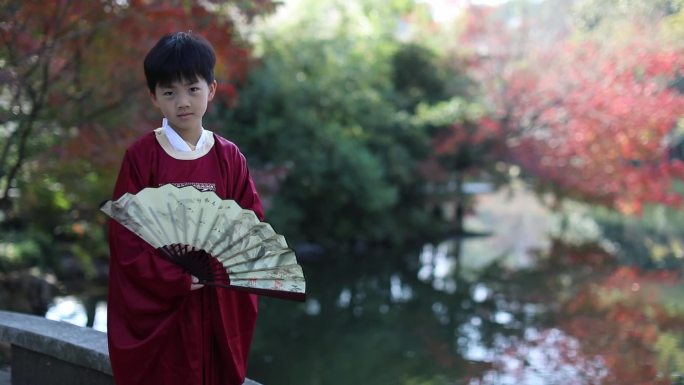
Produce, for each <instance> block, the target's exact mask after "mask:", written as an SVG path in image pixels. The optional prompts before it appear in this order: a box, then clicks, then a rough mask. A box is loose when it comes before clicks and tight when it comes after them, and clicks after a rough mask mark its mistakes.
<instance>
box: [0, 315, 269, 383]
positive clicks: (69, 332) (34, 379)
mask: <svg viewBox="0 0 684 385" xmlns="http://www.w3.org/2000/svg"><path fill="white" fill-rule="evenodd" d="M0 341H2V342H8V343H10V344H11V346H12V353H11V354H12V363H11V368H12V369H11V373H12V379H11V381H12V385H36V384H43V385H62V384H70V385H114V380H113V379H112V368H111V366H110V364H109V353H108V351H107V335H106V334H105V333H102V332H100V331H97V330H94V329H90V328H83V327H80V326H76V325H72V324H69V323H66V322H58V321H51V320H48V319H45V318H42V317H37V316H32V315H27V314H20V313H13V312H7V311H0ZM244 385H259V384H258V383H257V382H254V381H251V380H246V381H245V384H244Z"/></svg>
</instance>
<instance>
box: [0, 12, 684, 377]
mask: <svg viewBox="0 0 684 385" xmlns="http://www.w3.org/2000/svg"><path fill="white" fill-rule="evenodd" d="M0 14H1V16H0V81H1V83H0V308H2V309H6V310H12V311H19V312H25V313H32V314H38V315H42V316H45V317H48V318H51V319H58V320H64V321H68V322H72V323H76V324H78V325H83V326H88V327H95V328H96V329H99V330H103V331H105V330H106V287H107V264H108V247H107V242H106V218H105V215H104V214H102V213H100V212H99V210H98V208H99V204H100V203H101V202H102V201H104V200H106V199H108V198H110V195H111V191H112V189H113V184H114V179H115V177H116V174H117V172H118V167H119V164H120V161H121V158H122V156H123V152H124V150H125V148H126V146H127V145H129V144H130V143H131V141H132V140H134V139H135V138H137V137H138V136H140V135H141V134H142V133H144V132H146V131H148V130H151V129H154V128H156V127H158V126H159V124H160V119H161V118H160V116H159V113H158V111H157V110H155V109H154V107H153V106H152V104H151V103H150V102H149V100H148V96H147V93H146V92H147V91H146V88H145V83H144V79H143V72H142V60H143V57H144V55H145V53H146V52H147V51H148V50H149V48H150V47H151V46H152V45H153V44H154V43H155V42H156V41H157V40H158V38H159V37H160V36H161V35H162V34H164V33H167V32H172V31H178V30H192V31H194V32H196V33H199V34H201V35H203V36H205V37H206V38H207V39H208V40H210V41H211V42H212V43H213V45H214V47H215V49H216V53H217V56H218V68H217V78H218V82H219V96H218V98H217V99H216V100H215V101H214V102H213V103H212V105H211V107H210V110H209V112H208V114H207V116H206V117H205V121H204V125H205V127H206V128H207V129H210V130H212V131H215V132H218V133H220V134H221V135H223V136H225V137H227V138H229V139H230V140H232V141H234V142H235V143H236V144H237V145H238V146H239V147H240V148H241V150H242V151H243V153H244V154H245V155H246V157H247V159H248V161H249V164H250V168H251V171H252V174H253V177H254V179H255V182H256V183H257V185H258V189H259V192H260V194H261V196H262V199H263V201H264V203H265V207H266V216H267V220H268V221H269V222H270V223H271V224H272V225H273V226H274V228H275V229H276V230H277V231H278V232H279V233H281V234H283V235H285V236H286V238H287V239H288V242H289V244H290V245H291V246H292V247H293V248H295V250H296V252H297V255H298V258H299V262H300V264H302V266H303V268H304V272H305V275H306V277H307V289H308V290H307V291H308V299H307V301H306V302H305V303H302V304H299V303H293V302H288V301H282V300H277V299H270V298H263V299H262V300H261V302H260V309H261V315H260V318H259V321H258V325H257V335H256V337H255V340H254V344H253V349H252V352H251V358H250V368H249V373H248V375H249V377H250V378H253V379H255V380H257V381H259V382H263V383H264V384H267V385H276V384H294V383H297V384H302V385H318V384H324V385H335V384H366V383H367V384H403V385H419V384H430V385H438V384H467V385H485V384H487V385H489V384H492V385H493V384H525V385H527V384H543V385H544V384H559V385H565V384H572V385H581V384H684V378H683V377H682V373H683V372H684V301H683V299H684V281H683V279H682V268H683V266H684V211H682V198H683V195H682V194H683V193H684V184H683V183H682V181H683V177H684V163H682V159H684V121H683V120H682V117H684V94H683V93H684V0H510V1H505V0H497V1H494V0H490V1H485V0H479V1H476V0H470V1H468V0H288V1H272V0H254V1H243V0H231V1H227V0H226V1H221V0H203V1H184V0H176V1H172V0H169V1H163V0H99V1H90V0H55V1H49V2H45V1H38V0H24V1H19V0H2V1H0Z"/></svg>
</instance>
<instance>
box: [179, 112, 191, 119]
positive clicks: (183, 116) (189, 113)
mask: <svg viewBox="0 0 684 385" xmlns="http://www.w3.org/2000/svg"><path fill="white" fill-rule="evenodd" d="M190 115H192V112H186V113H183V114H178V115H176V116H178V117H179V118H186V117H188V116H190Z"/></svg>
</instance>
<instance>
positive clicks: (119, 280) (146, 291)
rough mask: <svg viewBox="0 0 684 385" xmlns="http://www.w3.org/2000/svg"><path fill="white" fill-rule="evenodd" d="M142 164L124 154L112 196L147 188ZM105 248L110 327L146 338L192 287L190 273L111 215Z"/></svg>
mask: <svg viewBox="0 0 684 385" xmlns="http://www.w3.org/2000/svg"><path fill="white" fill-rule="evenodd" d="M145 164H147V162H144V161H143V160H140V159H138V160H137V161H136V159H135V157H134V156H133V155H131V154H130V153H129V152H127V153H126V155H125V157H124V160H123V163H122V165H121V170H120V171H119V176H118V178H117V181H116V186H115V189H114V195H113V199H118V198H119V197H120V196H121V195H123V194H124V193H126V192H128V193H137V192H138V191H140V190H141V189H142V188H144V187H146V183H147V181H148V180H149V178H148V175H149V169H146V167H149V166H145ZM109 247H110V282H109V286H110V299H109V300H110V302H111V303H110V307H111V310H112V311H114V314H110V317H113V323H112V325H111V326H113V327H114V330H112V332H114V333H119V335H121V336H133V335H135V336H137V337H141V338H145V336H146V335H147V334H149V333H153V332H154V330H155V327H156V325H158V322H160V321H162V320H163V319H164V318H165V317H167V316H171V315H172V314H173V312H174V311H175V310H176V309H177V307H178V304H179V302H181V301H182V300H183V299H184V298H185V297H186V296H187V294H188V293H189V292H190V279H191V278H190V275H188V274H187V273H185V272H183V270H182V269H181V268H179V267H178V266H176V265H174V264H172V263H171V262H169V261H167V260H165V259H164V258H163V257H161V256H160V255H159V254H158V252H157V251H156V250H155V249H154V248H153V247H152V246H151V245H149V244H148V243H147V242H145V241H143V240H142V239H141V238H140V237H138V236H137V235H136V234H134V233H132V232H131V231H129V230H128V229H127V228H125V227H124V226H122V225H121V224H119V223H118V222H116V221H115V220H110V222H109Z"/></svg>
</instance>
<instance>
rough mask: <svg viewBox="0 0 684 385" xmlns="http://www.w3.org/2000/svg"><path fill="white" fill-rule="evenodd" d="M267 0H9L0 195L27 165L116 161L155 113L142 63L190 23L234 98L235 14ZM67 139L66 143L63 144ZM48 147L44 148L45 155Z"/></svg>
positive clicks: (237, 70) (222, 88) (247, 13)
mask: <svg viewBox="0 0 684 385" xmlns="http://www.w3.org/2000/svg"><path fill="white" fill-rule="evenodd" d="M274 6H275V5H274V3H273V2H271V1H257V2H248V1H205V2H195V1H180V0H178V1H171V0H169V1H152V0H131V1H127V2H121V1H86V0H59V1H48V2H45V1H36V0H29V1H21V2H18V1H14V2H12V1H10V2H3V3H2V5H0V17H1V18H2V20H3V22H2V23H1V24H0V59H1V62H2V64H1V65H0V78H1V79H2V84H3V86H2V92H3V95H4V96H3V98H6V99H7V100H8V101H9V102H8V106H7V107H6V108H2V109H1V110H0V114H1V116H2V123H3V125H5V126H6V127H7V128H8V130H7V131H6V132H5V133H4V134H3V139H5V140H3V141H2V144H1V147H2V148H0V201H3V202H4V203H5V204H4V205H3V207H5V208H6V206H7V200H8V192H9V190H10V189H11V188H12V187H13V186H14V185H15V184H16V183H15V182H16V180H17V178H18V176H19V175H20V171H21V169H22V167H23V166H24V164H25V163H26V162H27V161H28V160H30V159H33V158H35V156H36V155H38V154H49V156H50V157H51V159H53V160H54V159H55V157H56V158H57V159H60V158H61V159H64V158H67V159H91V160H92V161H93V162H96V163H97V164H100V165H101V166H109V167H111V166H112V164H114V163H116V162H117V160H118V159H119V158H120V156H121V153H120V152H121V149H122V148H123V147H124V146H125V144H126V143H127V142H128V141H130V139H131V138H132V137H135V136H136V135H137V134H138V133H139V132H140V130H142V129H149V127H150V126H149V123H150V122H155V123H154V124H155V125H156V124H158V122H157V120H158V114H156V113H155V112H154V111H153V108H151V105H150V103H149V102H148V100H147V93H146V89H145V86H144V84H145V83H144V79H143V73H142V60H143V58H144V55H145V53H146V52H147V51H148V50H149V48H150V47H151V46H152V45H153V44H154V43H156V41H157V40H158V39H159V38H160V37H161V36H162V35H163V34H166V33H169V32H173V31H179V30H185V31H187V30H191V31H193V32H195V33H198V34H200V35H203V36H204V37H206V38H207V39H208V40H209V41H211V42H212V44H213V45H214V48H215V50H216V54H217V68H216V77H217V80H218V82H219V87H218V90H219V93H218V96H219V98H220V99H222V100H223V101H225V102H230V101H231V100H233V99H234V98H235V96H236V95H235V86H234V84H235V83H236V82H239V81H241V80H242V79H243V78H244V77H245V75H246V72H247V67H248V57H249V50H248V47H247V46H246V45H245V44H244V43H243V42H242V39H241V37H240V35H239V34H238V33H237V31H236V16H235V15H241V16H240V17H241V18H243V19H244V20H240V22H249V20H251V19H252V18H253V17H255V16H256V15H259V14H262V13H265V12H269V11H271V10H272V9H273V7H274ZM65 143H66V144H65ZM46 151H48V152H47V153H46Z"/></svg>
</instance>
